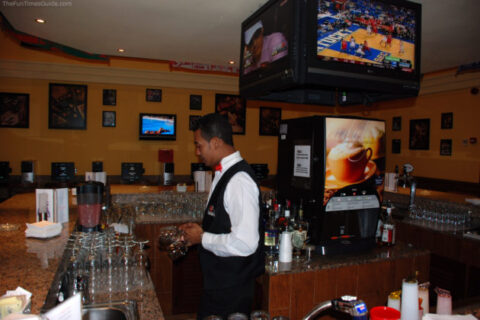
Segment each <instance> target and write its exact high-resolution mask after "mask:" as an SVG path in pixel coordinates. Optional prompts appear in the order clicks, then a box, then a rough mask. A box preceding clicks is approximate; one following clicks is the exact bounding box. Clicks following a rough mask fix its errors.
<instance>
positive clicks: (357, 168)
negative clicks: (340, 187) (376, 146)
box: [327, 141, 372, 182]
mask: <svg viewBox="0 0 480 320" xmlns="http://www.w3.org/2000/svg"><path fill="white" fill-rule="evenodd" d="M371 158H372V148H365V147H364V146H363V144H361V143H360V142H358V141H355V142H342V143H339V144H337V145H336V146H335V147H333V148H332V149H331V150H330V152H329V153H328V156H327V165H328V166H329V168H330V172H331V173H332V174H333V175H334V176H335V178H336V179H337V180H340V181H345V182H355V181H358V180H360V179H362V178H363V177H364V173H365V167H366V166H367V163H368V161H370V159H371Z"/></svg>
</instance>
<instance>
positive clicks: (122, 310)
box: [82, 301, 138, 320]
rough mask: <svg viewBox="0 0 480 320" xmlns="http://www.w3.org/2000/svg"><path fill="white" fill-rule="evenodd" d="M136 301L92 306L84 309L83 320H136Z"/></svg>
mask: <svg viewBox="0 0 480 320" xmlns="http://www.w3.org/2000/svg"><path fill="white" fill-rule="evenodd" d="M137 318H138V316H137V305H136V303H135V301H121V302H120V301H119V302H112V303H104V304H92V305H87V306H84V307H83V316H82V320H136V319H137Z"/></svg>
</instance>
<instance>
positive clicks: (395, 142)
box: [392, 139, 402, 154]
mask: <svg viewBox="0 0 480 320" xmlns="http://www.w3.org/2000/svg"><path fill="white" fill-rule="evenodd" d="M401 149H402V141H401V140H400V139H392V153H397V154H398V153H400V150H401Z"/></svg>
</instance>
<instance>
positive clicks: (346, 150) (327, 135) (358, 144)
mask: <svg viewBox="0 0 480 320" xmlns="http://www.w3.org/2000/svg"><path fill="white" fill-rule="evenodd" d="M278 139H279V140H278V168H277V190H278V197H279V200H280V201H284V200H286V199H288V200H290V201H292V202H293V203H300V201H302V202H303V206H304V215H305V218H306V219H307V220H308V222H309V230H308V236H309V243H311V244H314V245H315V246H316V251H317V252H319V253H320V254H323V255H330V254H336V253H346V252H357V251H360V250H367V249H369V248H372V247H374V246H375V232H376V227H377V223H378V219H379V216H380V211H381V203H382V196H383V186H384V175H385V150H386V149H385V147H386V146H385V143H386V139H385V122H384V121H383V120H376V119H366V118H358V117H336V116H313V117H306V118H297V119H288V120H282V121H281V123H280V132H279V137H278Z"/></svg>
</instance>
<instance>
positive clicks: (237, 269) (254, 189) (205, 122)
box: [180, 113, 265, 319]
mask: <svg viewBox="0 0 480 320" xmlns="http://www.w3.org/2000/svg"><path fill="white" fill-rule="evenodd" d="M194 140H195V153H196V155H197V156H199V157H200V159H201V160H202V161H203V162H204V163H205V165H207V166H210V167H212V168H215V178H214V179H213V182H212V187H211V189H210V194H209V196H208V202H207V207H206V209H205V214H204V218H203V222H202V225H201V226H200V225H199V224H196V223H186V224H183V225H181V226H180V229H182V230H183V231H184V233H185V240H186V241H187V243H188V245H195V244H199V250H198V251H199V258H200V265H201V269H202V274H203V290H202V296H201V301H200V307H199V311H198V314H197V319H203V318H204V317H206V316H209V315H217V316H220V317H222V318H223V319H226V318H227V316H228V315H229V314H232V313H235V312H240V313H244V314H246V315H249V314H250V312H251V308H252V303H253V296H254V285H255V278H256V277H257V276H259V275H260V274H262V273H263V272H264V265H265V262H264V256H263V248H262V245H261V244H263V239H262V237H263V232H261V228H262V227H263V226H262V224H261V223H260V218H261V217H260V204H261V200H260V189H259V187H258V185H257V183H256V182H255V179H254V172H253V170H252V169H251V167H250V166H249V165H248V164H247V162H246V161H245V160H243V158H242V157H241V155H240V152H239V151H236V150H235V148H234V146H233V139H232V128H231V126H230V124H229V122H228V120H227V119H226V118H224V117H223V116H222V115H220V114H217V113H212V114H208V115H205V116H203V117H202V118H200V119H199V120H198V122H197V123H196V126H195V128H194Z"/></svg>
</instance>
